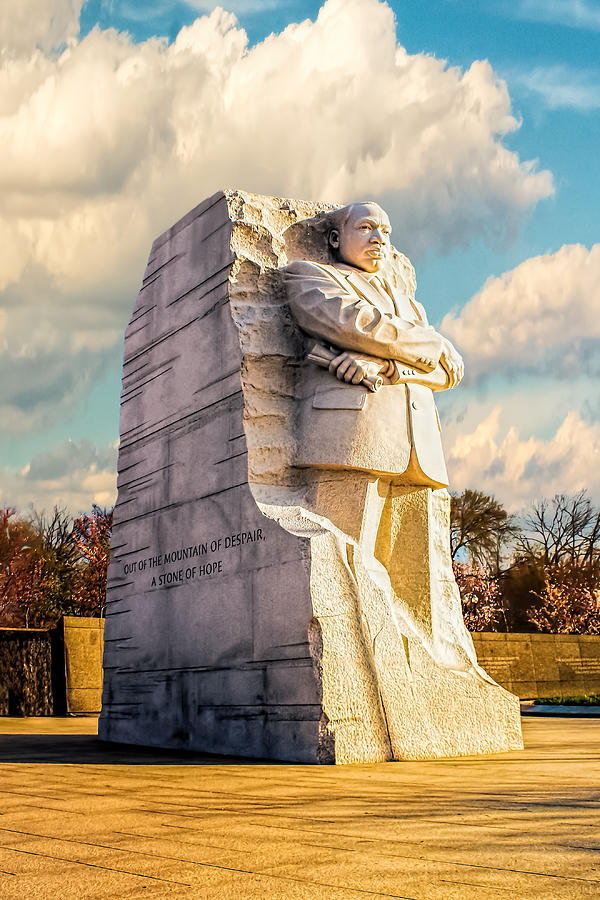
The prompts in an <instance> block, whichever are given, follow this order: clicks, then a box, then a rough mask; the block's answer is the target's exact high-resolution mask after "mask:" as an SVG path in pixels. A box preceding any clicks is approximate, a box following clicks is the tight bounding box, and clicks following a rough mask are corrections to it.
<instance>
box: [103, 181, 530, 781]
mask: <svg viewBox="0 0 600 900" xmlns="http://www.w3.org/2000/svg"><path fill="white" fill-rule="evenodd" d="M415 287H416V284H415V277H414V270H413V268H412V266H411V265H410V263H409V261H408V260H407V259H406V257H404V256H403V255H402V254H401V253H399V252H398V251H397V250H395V248H394V247H393V246H392V245H391V243H390V223H389V220H388V217H387V215H386V214H385V212H384V211H383V210H382V209H381V208H380V207H379V206H378V205H377V204H373V203H361V204H353V205H351V206H349V207H342V208H339V207H335V206H333V205H331V204H325V203H309V202H304V201H293V200H289V199H285V200H284V199H279V198H275V197H263V196H258V195H254V194H249V193H246V192H244V191H220V192H218V193H217V194H215V195H214V196H213V197H210V198H209V199H207V200H205V201H204V202H203V203H201V204H200V205H199V206H197V207H196V208H195V209H193V210H192V211H191V212H190V213H188V214H187V215H186V216H185V217H184V218H183V219H181V221H179V222H178V223H177V224H176V225H174V226H173V227H172V228H171V229H169V230H168V231H167V232H165V233H164V234H163V235H161V236H160V237H159V238H157V239H156V241H155V242H154V244H153V247H152V250H151V253H150V258H149V261H148V266H147V269H146V273H145V276H144V280H143V284H142V288H141V290H140V293H139V297H138V301H137V305H136V307H135V310H134V313H133V316H132V319H131V322H130V324H129V327H128V329H127V332H126V337H125V352H124V367H123V392H122V399H121V429H120V433H121V441H120V448H119V467H118V468H119V481H118V486H119V494H118V501H117V506H116V509H115V524H114V531H113V542H112V555H111V565H110V571H109V591H108V605H107V620H106V630H105V656H104V669H105V680H104V696H103V707H102V714H101V718H100V724H99V735H100V737H101V738H102V739H104V740H109V741H120V742H125V743H134V744H146V745H153V746H159V747H179V748H189V749H195V750H201V751H207V752H211V753H221V754H234V755H238V756H247V757H265V758H271V759H281V760H289V761H295V762H322V763H328V762H336V763H352V762H357V763H358V762H376V761H384V760H401V759H426V758H435V757H440V756H457V755H461V754H472V753H486V752H494V751H503V750H508V749H513V748H519V747H521V746H522V740H521V730H520V717H519V704H518V700H517V698H516V697H514V696H513V695H512V694H509V693H508V692H507V691H505V690H504V689H503V688H501V687H499V686H498V685H497V684H495V683H494V682H493V681H492V679H491V678H489V676H487V674H486V673H485V672H484V671H483V670H482V669H481V668H480V667H479V665H478V664H477V660H476V656H475V652H474V649H473V642H472V640H471V638H470V635H469V634H468V632H467V631H466V629H465V627H464V625H463V622H462V616H461V609H460V598H459V595H458V590H457V587H456V584H455V581H454V577H453V573H452V565H451V559H450V548H449V498H448V494H447V492H446V490H445V486H446V485H447V476H446V469H445V465H444V459H443V453H442V446H441V440H440V431H439V421H438V418H437V412H436V409H435V404H434V401H433V392H434V391H436V390H444V389H448V388H452V387H454V386H455V385H456V384H457V383H458V382H459V381H460V378H461V377H462V360H461V358H460V356H459V354H458V353H457V352H456V350H455V349H454V348H453V347H452V345H451V344H450V342H449V341H448V340H447V339H445V338H444V337H443V336H442V335H440V334H439V333H438V332H436V331H435V330H434V329H433V328H432V327H431V326H430V325H429V324H428V323H427V318H426V315H425V311H424V309H423V307H422V306H421V305H420V304H419V303H417V302H416V300H415V296H414V294H415Z"/></svg>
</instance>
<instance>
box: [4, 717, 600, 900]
mask: <svg viewBox="0 0 600 900" xmlns="http://www.w3.org/2000/svg"><path fill="white" fill-rule="evenodd" d="M523 727H524V734H525V744H526V748H525V750H523V751H519V752H513V753H503V754H496V755H494V756H488V757H466V758H462V759H447V760H437V761H433V762H406V763H401V762H399V763H388V764H381V765H371V766H367V765H362V766H347V767H337V768H335V767H332V766H327V767H316V766H300V765H288V764H280V765H275V764H265V763H262V762H255V763H250V764H249V763H248V761H241V760H230V759H227V760H224V759H222V758H215V757H200V756H188V755H183V754H178V753H169V752H163V751H154V750H146V749H135V748H129V747H122V746H119V747H115V746H107V745H103V744H102V743H100V742H99V741H98V740H97V738H96V737H95V730H96V720H95V719H85V718H84V719H7V718H4V719H0V897H2V898H3V900H10V898H19V900H29V898H32V900H33V898H41V897H43V898H58V900H63V898H64V900H67V898H86V900H88V898H111V900H119V898H142V897H143V898H149V897H171V896H172V897H190V898H196V897H197V898H211V900H212V898H215V900H216V898H218V900H228V898H236V900H238V898H239V900H255V898H256V900H258V898H261V900H262V898H265V900H272V898H283V900H288V898H289V900H344V898H348V900H354V898H356V900H359V898H363V900H364V898H368V897H393V898H409V897H410V898H415V900H430V898H431V900H434V898H435V900H437V898H440V900H442V898H443V900H457V898H481V900H493V898H504V897H506V898H508V897H511V896H512V897H515V898H523V897H539V898H543V900H551V898H555V897H556V898H563V897H565V898H567V897H573V898H578V900H583V898H588V897H589V898H592V897H593V898H598V897H600V816H599V810H598V807H599V805H600V786H599V783H598V781H599V778H598V776H599V774H600V765H599V762H600V719H597V718H596V719H577V718H571V719H561V718H543V719H542V718H527V719H524V721H523Z"/></svg>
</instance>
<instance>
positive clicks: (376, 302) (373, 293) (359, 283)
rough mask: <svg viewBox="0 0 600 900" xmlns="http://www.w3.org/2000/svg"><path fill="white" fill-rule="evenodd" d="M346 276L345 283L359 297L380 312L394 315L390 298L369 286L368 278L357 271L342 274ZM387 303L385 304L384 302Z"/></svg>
mask: <svg viewBox="0 0 600 900" xmlns="http://www.w3.org/2000/svg"><path fill="white" fill-rule="evenodd" d="M344 274H345V275H346V281H347V282H348V283H349V284H351V285H352V287H353V289H354V290H355V291H356V293H357V294H359V296H361V297H363V298H364V299H365V300H368V301H369V303H372V304H373V306H376V307H377V308H378V309H380V310H381V312H384V313H386V312H390V313H395V312H396V310H395V309H394V302H393V300H392V298H391V297H389V296H388V295H387V293H384V292H383V291H382V290H381V291H380V290H378V289H377V288H376V287H375V286H374V285H372V284H371V282H370V281H369V279H368V278H365V277H364V275H361V273H360V272H358V271H354V272H352V271H349V272H347V273H346V272H345V273H344ZM386 301H387V302H386Z"/></svg>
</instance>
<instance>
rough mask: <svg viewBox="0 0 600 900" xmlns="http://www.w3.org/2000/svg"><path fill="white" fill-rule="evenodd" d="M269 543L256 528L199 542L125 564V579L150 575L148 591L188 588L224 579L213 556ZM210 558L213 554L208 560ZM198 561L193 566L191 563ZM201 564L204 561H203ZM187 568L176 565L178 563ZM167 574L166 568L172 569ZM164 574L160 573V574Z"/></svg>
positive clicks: (219, 562)
mask: <svg viewBox="0 0 600 900" xmlns="http://www.w3.org/2000/svg"><path fill="white" fill-rule="evenodd" d="M259 541H266V537H265V535H264V533H263V530H262V528H253V529H249V530H246V531H237V532H234V533H230V534H222V535H219V536H217V537H211V538H208V539H207V540H206V541H199V542H198V543H195V544H190V545H189V546H187V547H172V548H169V549H168V550H165V551H162V552H158V553H152V554H150V555H149V556H142V557H140V558H139V559H134V560H131V562H126V563H125V564H124V566H123V574H124V575H125V576H130V575H139V574H141V573H144V574H148V575H149V578H150V580H149V582H148V583H147V587H149V588H161V587H173V586H176V585H178V584H186V583H188V582H190V581H197V580H198V579H203V578H210V577H211V576H213V575H221V574H223V573H224V572H225V563H224V560H223V559H222V558H221V556H219V557H215V556H214V555H212V554H223V553H225V554H227V553H228V552H231V551H232V550H236V549H238V548H240V547H244V546H247V545H249V544H254V543H257V542H259ZM209 554H211V555H210V556H209ZM192 560H197V561H196V562H195V563H194V562H189V561H192ZM200 560H201V561H200ZM183 562H186V563H188V564H187V565H183V566H182V565H177V564H178V563H183ZM173 564H175V565H176V566H177V567H176V568H170V569H168V570H167V571H164V569H165V567H166V566H173ZM161 569H162V570H163V571H158V570H161Z"/></svg>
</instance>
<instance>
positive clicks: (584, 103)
mask: <svg viewBox="0 0 600 900" xmlns="http://www.w3.org/2000/svg"><path fill="white" fill-rule="evenodd" d="M510 81H511V84H517V85H520V86H522V87H524V88H525V89H526V90H527V91H529V92H531V93H533V94H535V95H536V96H537V97H541V99H542V101H543V102H544V105H545V106H547V107H548V109H576V110H579V111H580V112H589V111H590V110H594V109H600V74H599V73H598V72H596V71H593V70H582V69H571V68H569V67H567V66H559V65H556V66H536V67H535V68H534V69H531V70H530V71H527V72H515V73H514V74H513V75H512V76H511V79H510Z"/></svg>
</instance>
